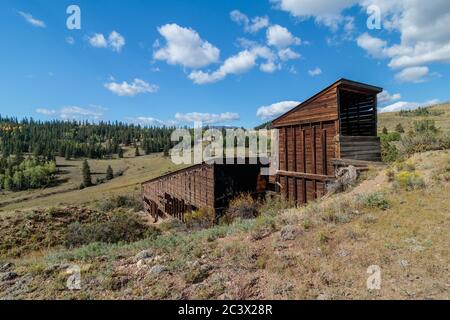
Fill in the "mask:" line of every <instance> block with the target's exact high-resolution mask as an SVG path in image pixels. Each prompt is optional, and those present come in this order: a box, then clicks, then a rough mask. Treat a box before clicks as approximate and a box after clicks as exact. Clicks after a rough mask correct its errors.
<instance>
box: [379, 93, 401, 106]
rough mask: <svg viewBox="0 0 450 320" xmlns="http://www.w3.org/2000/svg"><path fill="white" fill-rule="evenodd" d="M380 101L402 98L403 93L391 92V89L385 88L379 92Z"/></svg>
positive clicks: (383, 102)
mask: <svg viewBox="0 0 450 320" xmlns="http://www.w3.org/2000/svg"><path fill="white" fill-rule="evenodd" d="M377 98H378V103H380V104H385V103H389V102H392V101H395V100H400V99H401V98H402V95H401V94H400V93H394V94H390V93H389V91H387V90H384V91H383V92H381V93H380V94H378V97H377Z"/></svg>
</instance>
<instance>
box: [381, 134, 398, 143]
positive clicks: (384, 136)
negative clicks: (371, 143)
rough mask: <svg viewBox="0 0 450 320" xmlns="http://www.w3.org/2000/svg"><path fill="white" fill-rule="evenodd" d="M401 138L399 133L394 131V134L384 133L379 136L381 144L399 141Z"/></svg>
mask: <svg viewBox="0 0 450 320" xmlns="http://www.w3.org/2000/svg"><path fill="white" fill-rule="evenodd" d="M401 137H402V136H401V135H400V133H399V132H396V131H394V132H386V133H382V134H381V135H380V140H381V141H382V142H383V141H386V142H393V141H400V139H401Z"/></svg>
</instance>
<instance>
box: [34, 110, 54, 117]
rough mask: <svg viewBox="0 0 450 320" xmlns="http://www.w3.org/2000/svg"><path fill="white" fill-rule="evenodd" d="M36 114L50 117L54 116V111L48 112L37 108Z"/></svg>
mask: <svg viewBox="0 0 450 320" xmlns="http://www.w3.org/2000/svg"><path fill="white" fill-rule="evenodd" d="M36 112H37V113H40V114H43V115H46V116H51V115H54V114H56V110H50V109H45V108H38V109H36Z"/></svg>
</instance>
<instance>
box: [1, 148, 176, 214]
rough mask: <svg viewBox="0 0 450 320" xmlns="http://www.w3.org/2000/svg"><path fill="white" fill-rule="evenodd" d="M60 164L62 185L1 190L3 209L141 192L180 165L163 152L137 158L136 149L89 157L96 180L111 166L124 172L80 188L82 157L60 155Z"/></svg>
mask: <svg viewBox="0 0 450 320" xmlns="http://www.w3.org/2000/svg"><path fill="white" fill-rule="evenodd" d="M56 163H57V167H58V169H59V170H60V174H59V175H58V179H59V181H60V183H59V184H58V185H56V186H54V187H50V188H45V189H40V190H27V191H21V192H2V193H0V212H2V211H3V212H8V211H12V210H18V209H32V208H38V207H40V208H49V207H54V206H61V205H82V204H95V203H96V202H98V201H99V200H102V199H105V198H107V197H111V196H114V195H120V194H136V195H137V194H138V193H140V184H141V183H142V182H144V181H146V180H149V179H152V178H154V177H156V176H159V175H161V174H164V173H167V172H169V171H173V170H176V169H177V168H178V167H177V166H176V165H174V164H173V163H172V162H171V161H170V159H169V158H166V157H163V156H162V154H159V153H158V154H153V155H148V156H140V157H135V156H134V149H131V150H129V151H128V152H126V153H125V157H124V158H122V159H117V158H116V159H110V160H89V165H90V167H91V171H92V177H93V181H95V180H96V179H97V178H104V177H105V175H106V168H107V167H108V165H111V167H112V168H113V170H114V172H115V173H119V172H121V176H119V177H116V178H115V179H113V180H112V181H109V182H107V183H104V184H100V185H98V186H93V187H91V188H88V189H84V190H79V186H80V183H81V179H82V176H81V165H82V160H65V159H64V158H61V157H56Z"/></svg>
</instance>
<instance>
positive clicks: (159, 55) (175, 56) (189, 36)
mask: <svg viewBox="0 0 450 320" xmlns="http://www.w3.org/2000/svg"><path fill="white" fill-rule="evenodd" d="M158 32H159V33H160V34H161V36H163V37H164V39H165V40H166V45H165V46H164V47H162V48H160V49H158V50H157V51H155V52H154V54H153V57H154V59H156V60H163V61H166V62H167V63H168V64H172V65H181V66H183V67H189V68H201V67H205V66H208V65H210V64H211V63H215V62H217V61H218V60H219V57H220V50H219V49H218V48H216V47H215V46H213V45H212V44H210V43H209V42H208V41H205V40H203V39H202V38H200V35H199V34H198V33H197V31H195V30H193V29H191V28H183V27H180V26H179V25H177V24H166V25H163V26H161V27H159V28H158Z"/></svg>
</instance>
